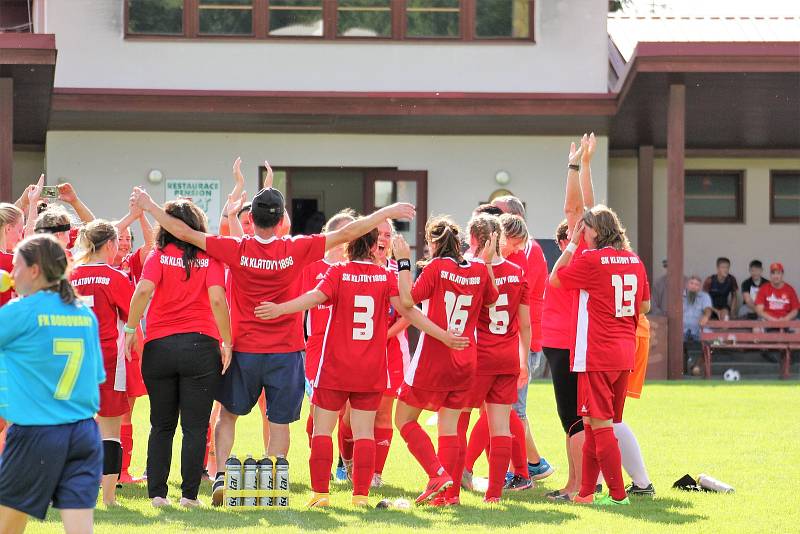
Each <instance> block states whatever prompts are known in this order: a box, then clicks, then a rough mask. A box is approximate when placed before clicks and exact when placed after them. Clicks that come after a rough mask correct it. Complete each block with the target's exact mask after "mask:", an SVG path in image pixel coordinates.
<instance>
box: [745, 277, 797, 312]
mask: <svg viewBox="0 0 800 534" xmlns="http://www.w3.org/2000/svg"><path fill="white" fill-rule="evenodd" d="M759 305H761V306H764V311H765V312H767V313H768V314H770V315H771V316H773V317H775V318H783V317H786V316H787V315H789V312H791V311H793V310H796V309H798V308H800V301H798V300H797V292H795V290H794V288H793V287H792V286H790V285H789V284H787V283H786V282H784V283H783V285H782V286H781V288H780V289H778V288H776V287H775V286H773V285H772V282H769V283H767V284H762V285H761V288H760V289H759V290H758V295H757V296H756V306H759Z"/></svg>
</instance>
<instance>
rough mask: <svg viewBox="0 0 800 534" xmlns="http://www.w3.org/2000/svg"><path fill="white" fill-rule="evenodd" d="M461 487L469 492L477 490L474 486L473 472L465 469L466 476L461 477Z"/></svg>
mask: <svg viewBox="0 0 800 534" xmlns="http://www.w3.org/2000/svg"><path fill="white" fill-rule="evenodd" d="M461 487H462V488H463V489H465V490H469V491H474V490H475V486H474V485H473V484H472V471H467V470H466V469H464V474H463V475H461Z"/></svg>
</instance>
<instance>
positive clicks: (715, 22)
mask: <svg viewBox="0 0 800 534" xmlns="http://www.w3.org/2000/svg"><path fill="white" fill-rule="evenodd" d="M607 25H608V34H609V37H610V38H611V40H612V41H613V43H614V45H616V48H617V49H618V50H619V52H620V54H621V55H622V57H623V58H624V60H625V61H628V60H630V58H631V57H632V55H633V51H634V49H635V48H636V45H637V44H638V43H639V42H663V41H669V42H700V41H703V42H729V43H730V42H791V41H797V40H798V39H800V12H799V13H797V14H796V15H791V16H763V17H762V16H705V17H692V16H678V15H676V16H634V15H623V14H619V13H610V14H609V15H608V22H607Z"/></svg>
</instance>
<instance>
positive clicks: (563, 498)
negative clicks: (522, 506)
mask: <svg viewBox="0 0 800 534" xmlns="http://www.w3.org/2000/svg"><path fill="white" fill-rule="evenodd" d="M545 497H547V500H548V501H550V502H572V497H570V495H569V493H561V492H560V491H551V492H550V493H548V494H547V495H545Z"/></svg>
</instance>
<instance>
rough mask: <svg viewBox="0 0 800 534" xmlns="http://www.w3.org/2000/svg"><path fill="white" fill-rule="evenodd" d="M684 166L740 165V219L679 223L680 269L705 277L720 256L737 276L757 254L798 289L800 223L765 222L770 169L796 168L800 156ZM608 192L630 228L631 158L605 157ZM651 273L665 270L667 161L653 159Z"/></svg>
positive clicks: (632, 211)
mask: <svg viewBox="0 0 800 534" xmlns="http://www.w3.org/2000/svg"><path fill="white" fill-rule="evenodd" d="M685 168H686V169H692V170H694V169H721V170H744V171H745V176H744V180H745V183H744V223H741V224H731V223H724V224H712V223H687V224H685V225H684V272H686V274H687V275H688V274H697V275H698V276H701V277H705V276H708V275H710V274H712V273H713V272H714V271H715V262H716V259H717V258H718V257H719V256H726V257H728V258H730V259H731V264H732V265H731V272H732V273H733V274H734V276H736V278H737V279H738V280H740V281H741V280H743V279H744V278H746V277H747V276H748V274H747V265H748V264H749V263H750V260H753V259H760V260H761V261H762V262H763V263H764V266H765V268H769V264H770V263H772V262H775V261H779V262H781V263H783V265H784V267H785V269H786V274H785V278H786V280H787V281H788V282H789V283H790V284H792V285H793V286H795V287H796V288H798V289H800V224H797V223H795V224H786V223H782V224H770V222H769V172H770V169H774V170H780V169H800V160H799V159H687V160H686V163H685ZM609 177H610V178H609V191H610V195H611V198H612V204H614V205H617V207H618V209H619V210H620V216H621V217H622V219H623V221H624V222H625V223H626V224H627V225H628V227H629V228H631V227H634V226H635V224H636V222H635V221H636V194H637V188H636V159H634V158H612V159H611V160H610V161H609ZM653 180H654V183H653V196H654V201H653V258H654V265H653V270H654V276H656V277H658V276H661V275H662V274H663V273H664V269H663V268H662V267H661V260H662V259H663V258H666V257H667V230H666V229H667V162H666V159H664V158H658V159H656V160H655V168H654V177H653Z"/></svg>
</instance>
